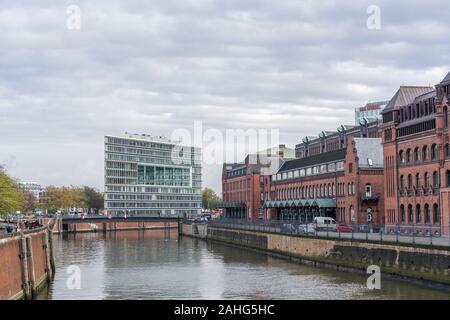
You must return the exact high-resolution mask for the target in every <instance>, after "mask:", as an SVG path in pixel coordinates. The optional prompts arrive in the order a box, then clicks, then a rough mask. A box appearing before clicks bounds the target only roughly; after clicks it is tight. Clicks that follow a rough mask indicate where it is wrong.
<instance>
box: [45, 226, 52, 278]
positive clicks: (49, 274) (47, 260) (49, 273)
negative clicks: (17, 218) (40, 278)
mask: <svg viewBox="0 0 450 320" xmlns="http://www.w3.org/2000/svg"><path fill="white" fill-rule="evenodd" d="M48 239H49V236H48V233H47V232H45V233H44V248H43V249H44V252H45V272H46V273H47V280H48V281H49V282H50V281H51V280H52V274H53V273H52V270H53V269H52V267H51V262H50V261H51V258H50V255H51V254H50V245H49V240H48Z"/></svg>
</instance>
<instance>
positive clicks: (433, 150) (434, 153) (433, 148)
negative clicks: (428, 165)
mask: <svg viewBox="0 0 450 320" xmlns="http://www.w3.org/2000/svg"><path fill="white" fill-rule="evenodd" d="M436 159H437V146H436V145H435V144H433V145H432V146H431V160H436Z"/></svg>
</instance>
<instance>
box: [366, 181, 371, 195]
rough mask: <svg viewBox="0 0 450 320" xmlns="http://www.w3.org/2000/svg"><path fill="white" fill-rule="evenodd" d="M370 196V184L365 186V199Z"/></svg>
mask: <svg viewBox="0 0 450 320" xmlns="http://www.w3.org/2000/svg"><path fill="white" fill-rule="evenodd" d="M371 196H372V185H371V184H370V183H367V184H366V197H371Z"/></svg>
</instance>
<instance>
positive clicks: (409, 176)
mask: <svg viewBox="0 0 450 320" xmlns="http://www.w3.org/2000/svg"><path fill="white" fill-rule="evenodd" d="M411 189H412V175H411V174H409V175H408V190H411Z"/></svg>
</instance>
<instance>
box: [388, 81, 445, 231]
mask: <svg viewBox="0 0 450 320" xmlns="http://www.w3.org/2000/svg"><path fill="white" fill-rule="evenodd" d="M449 98H450V73H449V74H447V76H446V77H445V78H444V80H443V81H442V82H441V83H439V84H437V85H436V86H435V87H434V88H433V87H409V86H402V87H400V89H399V90H398V91H397V92H396V94H395V95H394V96H393V98H392V99H391V100H390V102H389V103H388V105H387V106H386V108H385V109H384V110H383V124H382V126H381V129H380V130H381V133H382V139H383V153H384V163H385V188H384V198H385V210H386V223H387V224H392V225H394V224H401V225H402V231H403V232H411V229H412V225H413V224H414V225H415V226H414V229H415V230H416V231H417V230H419V231H422V232H424V233H429V232H442V233H447V234H448V226H449V215H450V150H449V139H450V133H449V128H448V127H449V120H448V108H449V102H448V100H449Z"/></svg>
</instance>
